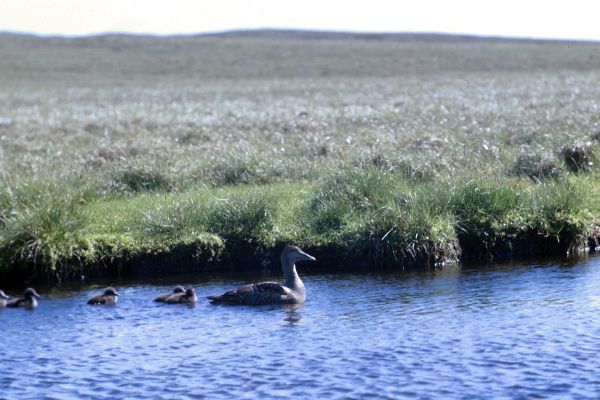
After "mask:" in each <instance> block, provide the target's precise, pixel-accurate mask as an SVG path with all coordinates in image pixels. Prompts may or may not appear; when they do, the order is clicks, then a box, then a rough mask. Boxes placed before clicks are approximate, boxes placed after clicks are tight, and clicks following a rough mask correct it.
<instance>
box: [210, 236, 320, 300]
mask: <svg viewBox="0 0 600 400" xmlns="http://www.w3.org/2000/svg"><path fill="white" fill-rule="evenodd" d="M315 260H316V259H315V258H314V257H313V256H311V255H309V254H306V253H305V252H303V251H302V250H301V249H300V248H299V247H297V246H285V248H284V249H283V252H282V253H281V266H282V268H283V277H284V280H285V282H284V283H283V284H281V283H278V282H261V283H252V284H249V285H244V286H241V287H239V288H237V289H233V290H230V291H228V292H226V293H224V294H222V295H220V296H208V299H209V300H210V301H211V302H212V303H217V304H218V303H222V304H247V305H262V304H299V303H304V301H305V300H306V289H305V288H304V284H303V283H302V281H301V280H300V277H299V276H298V272H296V262H298V261H315Z"/></svg>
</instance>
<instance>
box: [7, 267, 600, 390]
mask: <svg viewBox="0 0 600 400" xmlns="http://www.w3.org/2000/svg"><path fill="white" fill-rule="evenodd" d="M304 277H305V279H304V281H305V284H306V287H307V289H308V300H307V302H306V303H305V304H304V305H299V306H298V305H296V306H291V305H286V306H259V307H246V306H238V307H231V306H222V305H211V304H210V303H208V301H205V300H204V296H206V295H209V294H215V293H222V292H223V291H224V290H226V289H230V288H231V287H234V286H236V285H238V284H241V283H244V282H246V281H252V280H256V279H277V277H270V276H269V277H260V276H258V275H243V276H242V275H231V274H228V275H213V276H209V277H206V276H181V275H179V276H174V277H173V276H172V277H160V278H154V279H151V280H148V279H146V280H138V281H135V280H121V281H118V282H97V283H96V284H94V285H88V284H84V283H77V284H70V285H67V286H62V287H54V288H40V290H39V292H40V294H41V295H42V296H43V298H42V299H41V301H40V306H39V307H38V309H37V310H34V311H29V312H28V311H25V310H12V309H10V310H6V309H3V310H0V329H1V334H2V346H1V347H0V365H2V366H3V369H2V370H1V371H0V388H1V389H2V390H1V392H0V393H1V394H0V397H2V398H4V397H6V398H44V397H46V398H87V397H92V398H107V399H108V398H124V397H128V398H156V397H167V398H170V397H183V398H204V397H205V398H211V399H212V398H231V397H232V396H236V397H241V398H254V397H265V398H289V397H291V396H300V397H302V398H323V397H325V398H364V397H369V398H431V397H435V398H473V397H476V398H499V397H504V398H535V397H537V398H545V397H558V398H590V399H595V398H599V397H600V378H599V376H600V375H599V374H598V373H597V371H598V370H599V369H600V359H599V358H598V349H599V348H600V339H599V338H600V258H597V257H592V258H589V259H587V260H584V261H582V262H579V263H576V264H574V265H561V264H558V263H549V264H546V265H543V264H540V263H532V264H528V265H500V266H477V267H463V268H462V269H460V268H455V269H450V270H444V271H435V272H432V273H391V272H378V273H371V274H319V273H313V274H312V275H304ZM108 284H114V285H115V286H117V287H118V289H119V292H120V293H121V298H120V300H119V304H118V305H117V306H115V307H94V306H88V305H86V304H85V301H86V299H87V298H88V297H89V296H90V295H92V294H94V293H97V292H98V291H99V290H100V289H101V288H103V287H104V286H106V285H108ZM176 284H183V285H193V286H194V287H195V288H196V292H197V294H198V297H199V302H198V304H197V305H196V306H195V307H191V308H190V307H187V306H185V305H167V304H160V303H154V302H153V301H152V300H153V299H154V297H155V296H156V295H158V294H160V293H164V292H168V291H170V290H172V288H173V287H174V286H175V285H176ZM6 289H7V290H6V291H7V292H10V293H11V294H15V290H9V289H10V288H6ZM18 289H19V290H21V289H22V288H18Z"/></svg>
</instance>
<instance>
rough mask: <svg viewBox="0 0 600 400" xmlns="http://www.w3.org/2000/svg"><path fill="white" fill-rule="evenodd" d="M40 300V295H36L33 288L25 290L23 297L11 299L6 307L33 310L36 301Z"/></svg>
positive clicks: (36, 303)
mask: <svg viewBox="0 0 600 400" xmlns="http://www.w3.org/2000/svg"><path fill="white" fill-rule="evenodd" d="M39 298H40V295H39V294H37V292H36V291H35V289H34V288H27V289H25V291H24V292H23V297H17V298H15V299H12V300H11V301H9V302H8V303H6V305H7V306H8V307H24V308H29V309H34V308H36V307H37V305H38V302H37V299H39Z"/></svg>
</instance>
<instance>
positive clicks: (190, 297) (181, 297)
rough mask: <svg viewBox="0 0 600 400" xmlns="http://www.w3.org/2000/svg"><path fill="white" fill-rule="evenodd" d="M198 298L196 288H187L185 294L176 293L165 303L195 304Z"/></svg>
mask: <svg viewBox="0 0 600 400" xmlns="http://www.w3.org/2000/svg"><path fill="white" fill-rule="evenodd" d="M196 300H198V298H197V297H196V290H194V288H191V287H189V288H187V289H185V292H183V293H175V294H172V295H170V296H169V297H167V300H165V303H167V304H194V303H196Z"/></svg>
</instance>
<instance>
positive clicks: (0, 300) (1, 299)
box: [0, 290, 10, 308]
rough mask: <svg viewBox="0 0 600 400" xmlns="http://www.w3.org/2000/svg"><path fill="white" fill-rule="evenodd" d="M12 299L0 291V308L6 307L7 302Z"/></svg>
mask: <svg viewBox="0 0 600 400" xmlns="http://www.w3.org/2000/svg"><path fill="white" fill-rule="evenodd" d="M8 299H10V297H8V296H7V295H6V294H5V293H4V292H3V291H2V290H0V308H4V307H6V304H7V302H6V300H8Z"/></svg>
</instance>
